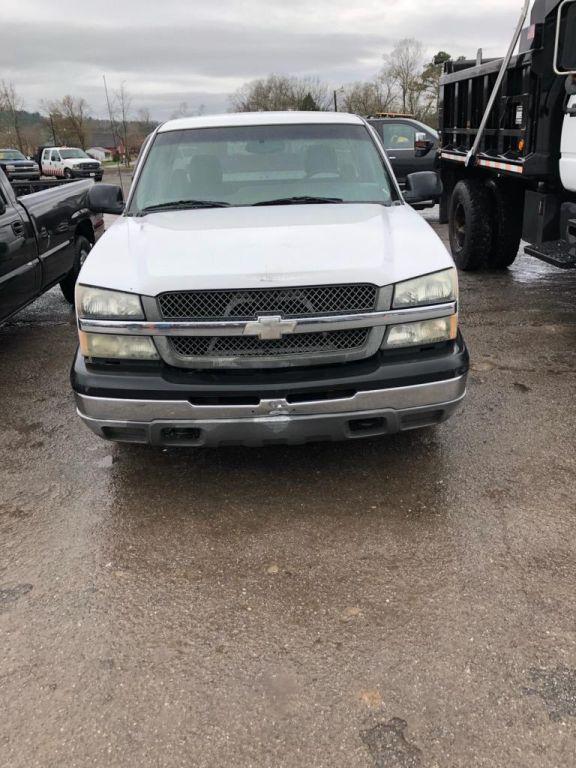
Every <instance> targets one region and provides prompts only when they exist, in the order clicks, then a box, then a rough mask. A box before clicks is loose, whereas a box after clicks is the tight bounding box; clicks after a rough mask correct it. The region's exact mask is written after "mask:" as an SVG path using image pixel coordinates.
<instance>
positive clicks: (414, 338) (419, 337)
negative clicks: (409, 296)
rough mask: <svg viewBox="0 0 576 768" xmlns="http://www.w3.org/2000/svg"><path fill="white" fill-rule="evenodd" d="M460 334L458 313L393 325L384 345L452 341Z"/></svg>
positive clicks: (400, 345)
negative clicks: (435, 318)
mask: <svg viewBox="0 0 576 768" xmlns="http://www.w3.org/2000/svg"><path fill="white" fill-rule="evenodd" d="M457 335H458V315H452V316H451V317H441V318H439V319H437V320H422V321H421V322H418V323H404V324H403V325H393V326H391V328H390V329H389V331H388V334H387V336H386V341H385V343H384V347H388V348H390V347H415V346H424V345H426V344H439V343H440V342H442V341H451V340H452V339H455V338H456V336H457Z"/></svg>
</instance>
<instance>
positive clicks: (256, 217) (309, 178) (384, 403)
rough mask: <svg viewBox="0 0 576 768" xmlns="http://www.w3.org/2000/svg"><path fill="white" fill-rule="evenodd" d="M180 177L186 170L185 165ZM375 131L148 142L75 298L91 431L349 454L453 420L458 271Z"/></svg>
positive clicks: (162, 131)
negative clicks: (358, 443) (323, 444)
mask: <svg viewBox="0 0 576 768" xmlns="http://www.w3.org/2000/svg"><path fill="white" fill-rule="evenodd" d="M183 158H187V165H186V166H183ZM406 183H407V192H406V196H405V197H403V196H402V193H401V192H400V189H399V187H398V185H397V183H396V181H395V179H394V176H393V174H392V170H391V167H390V164H389V161H388V159H387V158H386V155H385V152H384V150H383V148H382V145H381V143H380V142H379V141H378V139H377V137H376V134H375V133H374V131H373V130H372V129H371V128H370V126H369V125H368V124H367V123H366V121H365V120H363V119H362V118H360V117H357V116H354V115H345V114H339V113H314V112H303V113H297V112H287V113H277V114H274V113H260V114H258V113H251V114H250V113H249V114H241V115H221V116H217V117H202V118H186V119H180V120H174V121H171V122H168V123H166V124H165V125H163V126H161V127H160V128H159V129H157V130H156V131H155V133H154V134H153V135H152V137H151V138H150V139H149V140H148V141H147V144H146V147H145V149H144V152H143V153H142V156H141V159H140V161H139V163H138V165H137V168H136V174H135V180H134V182H133V186H132V189H131V191H130V194H129V197H128V200H127V203H126V206H125V207H124V204H123V203H122V202H121V200H122V196H121V190H120V188H119V187H113V186H108V185H95V186H94V187H92V189H91V190H90V191H89V193H88V199H89V204H90V206H91V208H92V209H93V210H94V211H99V212H101V213H116V214H118V213H121V214H122V215H121V216H120V217H119V218H118V220H117V221H116V222H115V223H114V224H113V225H112V227H111V228H110V229H109V230H108V231H107V232H106V234H105V235H104V236H103V237H102V239H101V240H100V242H99V243H98V244H97V246H96V248H95V250H94V253H93V255H92V256H91V257H90V258H89V259H88V260H87V261H86V263H85V264H84V266H83V267H82V270H81V272H80V276H79V279H78V285H77V289H76V311H77V316H78V329H79V337H80V348H79V350H78V353H77V356H76V359H75V362H74V366H73V371H72V385H73V388H74V391H75V393H76V402H77V406H78V412H79V414H80V416H81V417H82V419H83V420H84V422H85V423H86V424H87V425H88V427H90V428H91V429H92V430H93V431H94V432H95V433H96V434H97V435H99V436H100V437H103V438H106V439H109V440H115V441H123V442H133V443H152V444H155V445H185V446H200V445H224V444H234V445H236V444H243V445H268V444H271V443H302V442H306V441H317V440H344V439H355V438H360V437H369V436H374V435H383V434H388V433H392V432H397V431H400V430H408V429H415V428H417V427H425V426H430V425H433V424H437V423H439V422H442V421H444V420H445V419H447V418H448V417H449V416H450V415H451V414H452V413H453V412H454V411H455V410H456V409H457V408H458V406H459V405H460V403H461V402H462V400H463V398H464V395H465V390H466V376H467V372H468V353H467V351H466V346H465V344H464V341H463V339H462V336H461V335H460V333H459V330H458V286H457V274H456V270H455V268H454V263H453V261H452V258H451V256H450V254H449V253H448V252H447V250H446V248H445V247H444V245H443V244H442V242H441V241H440V239H439V238H438V236H437V235H436V234H435V233H434V232H433V231H432V229H431V228H430V226H429V225H428V224H427V223H426V222H425V221H424V220H423V219H422V218H421V217H420V216H419V215H418V214H417V213H415V212H414V210H413V209H412V208H411V207H410V205H408V203H414V204H418V203H421V202H422V201H427V200H430V199H436V198H438V197H439V195H440V193H441V190H440V187H439V179H438V176H437V174H435V173H426V172H425V173H415V174H411V175H409V176H408V178H407V182H406Z"/></svg>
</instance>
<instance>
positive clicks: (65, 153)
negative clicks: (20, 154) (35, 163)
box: [40, 147, 104, 181]
mask: <svg viewBox="0 0 576 768" xmlns="http://www.w3.org/2000/svg"><path fill="white" fill-rule="evenodd" d="M40 166H41V168H42V173H43V175H44V176H55V177H56V178H60V179H94V180H95V181H102V176H103V175H104V171H103V170H102V163H101V162H100V160H95V159H94V158H93V157H90V155H88V154H86V152H84V150H83V149H78V148H76V147H47V148H45V149H44V150H42V156H41V160H40Z"/></svg>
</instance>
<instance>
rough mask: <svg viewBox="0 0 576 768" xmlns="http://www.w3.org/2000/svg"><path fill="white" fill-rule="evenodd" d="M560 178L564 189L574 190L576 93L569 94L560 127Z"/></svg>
mask: <svg viewBox="0 0 576 768" xmlns="http://www.w3.org/2000/svg"><path fill="white" fill-rule="evenodd" d="M561 146H562V157H561V159H560V178H561V179H562V184H563V186H564V189H567V190H568V191H569V192H576V95H574V96H571V97H570V100H569V101H568V108H567V110H566V115H565V116H564V127H563V129H562V145H561Z"/></svg>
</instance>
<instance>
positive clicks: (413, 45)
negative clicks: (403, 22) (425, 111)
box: [380, 38, 424, 115]
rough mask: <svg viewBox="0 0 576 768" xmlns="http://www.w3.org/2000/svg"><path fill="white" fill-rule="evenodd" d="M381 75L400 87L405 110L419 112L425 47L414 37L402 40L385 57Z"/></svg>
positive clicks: (422, 86)
mask: <svg viewBox="0 0 576 768" xmlns="http://www.w3.org/2000/svg"><path fill="white" fill-rule="evenodd" d="M384 61H385V64H384V68H383V70H382V72H381V75H380V76H381V77H385V78H386V79H387V80H390V81H391V82H393V83H394V84H395V87H396V88H397V89H398V94H399V99H400V105H401V108H402V111H403V112H409V113H410V114H414V115H416V114H418V112H419V109H420V105H421V101H422V94H423V92H424V85H423V83H422V78H421V75H422V70H423V65H424V47H423V45H422V43H421V42H419V41H418V40H414V38H405V39H404V40H400V41H399V42H398V43H397V45H396V47H395V48H394V50H393V51H392V53H390V54H388V55H386V56H385V57H384Z"/></svg>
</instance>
